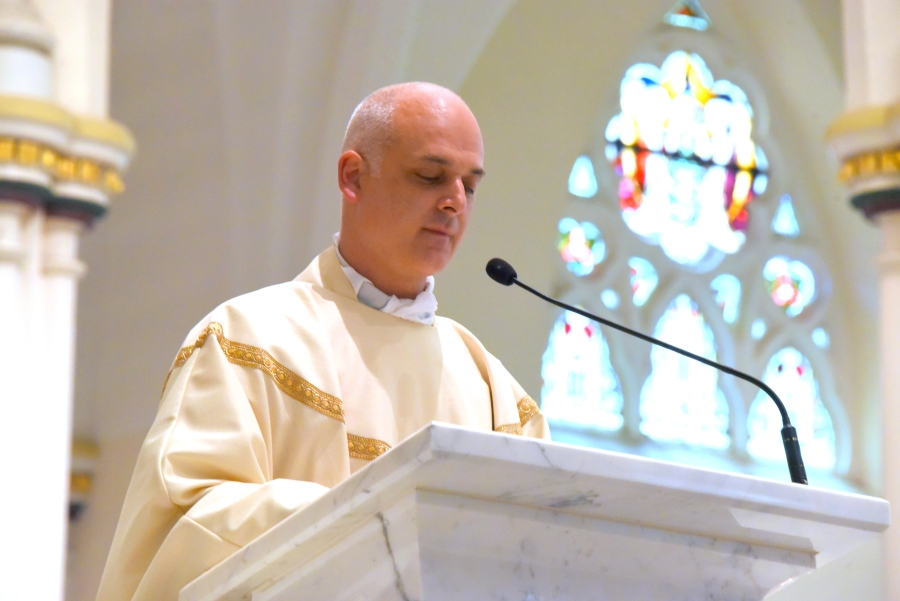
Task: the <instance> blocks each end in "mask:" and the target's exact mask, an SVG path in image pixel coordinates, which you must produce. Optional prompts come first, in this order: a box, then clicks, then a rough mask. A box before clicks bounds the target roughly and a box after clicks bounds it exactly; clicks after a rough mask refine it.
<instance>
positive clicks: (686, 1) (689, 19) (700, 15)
mask: <svg viewBox="0 0 900 601" xmlns="http://www.w3.org/2000/svg"><path fill="white" fill-rule="evenodd" d="M663 21H664V22H665V23H668V24H669V25H674V26H675V27H687V28H689V29H696V30H697V31H706V30H707V29H708V28H709V17H708V16H707V15H706V12H705V11H704V10H703V8H702V7H701V6H700V3H699V2H698V1H697V0H678V2H676V3H675V6H673V7H672V9H671V10H669V12H667V13H666V16H664V17H663Z"/></svg>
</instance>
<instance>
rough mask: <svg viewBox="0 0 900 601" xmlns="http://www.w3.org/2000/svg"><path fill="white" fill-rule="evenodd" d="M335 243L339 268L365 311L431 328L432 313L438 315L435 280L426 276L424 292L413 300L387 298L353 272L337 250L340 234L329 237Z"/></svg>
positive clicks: (363, 277)
mask: <svg viewBox="0 0 900 601" xmlns="http://www.w3.org/2000/svg"><path fill="white" fill-rule="evenodd" d="M332 240H334V252H336V253H337V257H338V261H340V262H341V268H342V269H343V270H344V274H345V275H346V276H347V279H348V280H350V285H351V286H353V292H354V293H355V294H356V298H357V299H358V300H359V302H361V303H362V304H364V305H366V306H367V307H372V308H373V309H377V310H378V311H381V312H383V313H388V314H390V315H393V316H395V317H399V318H400V319H406V320H408V321H415V322H418V323H423V324H425V325H429V326H430V325H432V324H434V313H435V311H437V298H435V296H434V276H428V277H427V278H426V279H425V282H426V284H425V290H423V291H422V292H420V293H419V295H418V296H417V297H416V298H397V297H396V296H391V295H388V294H386V293H384V292H382V291H381V290H379V289H378V288H376V287H375V284H373V283H372V282H371V281H370V280H369V279H368V278H366V277H365V276H363V275H362V274H360V273H359V272H358V271H356V270H355V269H353V268H352V267H351V266H350V265H349V264H348V263H347V261H345V260H344V257H343V256H342V255H341V251H340V250H339V249H338V243H339V242H340V241H341V233H340V232H338V233H336V234H335V235H334V236H332Z"/></svg>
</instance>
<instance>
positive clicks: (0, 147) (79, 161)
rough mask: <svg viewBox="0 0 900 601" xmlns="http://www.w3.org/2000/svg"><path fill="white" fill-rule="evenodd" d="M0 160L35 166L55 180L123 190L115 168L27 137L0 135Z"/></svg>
mask: <svg viewBox="0 0 900 601" xmlns="http://www.w3.org/2000/svg"><path fill="white" fill-rule="evenodd" d="M0 163H15V164H17V165H21V166H23V167H36V168H38V169H42V170H44V171H46V172H48V173H49V174H50V175H51V176H52V177H54V178H55V179H56V180H57V181H60V182H67V181H72V182H78V183H82V184H87V185H89V186H95V187H100V188H104V189H105V190H106V191H108V192H111V193H113V194H119V193H121V192H123V191H124V190H125V184H124V183H123V182H122V176H121V174H120V173H119V171H118V170H117V169H116V168H114V167H111V166H109V165H103V164H100V163H98V162H97V161H94V160H91V159H84V158H77V157H73V156H68V155H65V154H63V153H60V152H59V151H57V150H56V149H54V148H51V147H50V146H47V145H45V144H41V143H38V142H32V141H31V140H23V139H18V138H7V137H0Z"/></svg>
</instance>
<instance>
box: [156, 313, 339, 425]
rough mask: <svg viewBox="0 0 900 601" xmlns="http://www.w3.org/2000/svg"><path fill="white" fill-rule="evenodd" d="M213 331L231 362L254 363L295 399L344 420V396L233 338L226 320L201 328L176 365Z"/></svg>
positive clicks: (180, 355) (259, 349)
mask: <svg viewBox="0 0 900 601" xmlns="http://www.w3.org/2000/svg"><path fill="white" fill-rule="evenodd" d="M210 334H212V335H213V336H215V337H216V340H217V341H218V342H219V346H220V347H221V348H222V352H223V353H225V357H226V358H227V359H228V362H229V363H234V364H236V365H243V366H245V367H252V368H254V369H259V370H261V371H263V372H265V373H267V374H269V375H270V376H272V378H273V379H274V380H275V385H276V386H278V388H279V389H281V391H282V392H283V393H285V394H286V395H288V396H289V397H291V398H292V399H294V400H297V401H300V402H301V403H303V404H304V405H306V406H307V407H310V408H311V409H315V410H316V411H318V412H319V413H322V414H323V415H327V416H328V417H332V418H334V419H336V420H338V421H341V422H343V421H344V406H343V403H341V400H340V399H338V398H337V397H334V396H331V395H330V394H327V393H325V392H322V391H321V390H319V389H318V388H316V387H315V386H313V385H312V384H310V383H309V382H307V381H306V380H304V379H303V378H301V377H300V376H299V375H297V374H295V373H294V372H292V371H291V370H289V369H288V368H286V367H285V366H284V365H282V364H281V363H279V362H278V361H276V360H275V359H274V358H273V357H272V355H270V354H269V353H267V352H266V351H264V350H262V349H261V348H257V347H255V346H250V345H247V344H241V343H240V342H234V341H233V340H229V339H228V338H226V337H225V335H224V334H223V332H222V324H220V323H218V322H215V321H214V322H212V323H211V324H209V325H208V326H206V328H204V330H203V331H202V332H200V336H199V337H198V338H197V342H195V343H194V344H192V345H191V346H186V347H184V348H183V349H181V350H180V351H178V355H177V356H176V357H175V365H174V367H180V366H182V365H184V362H185V361H187V360H188V357H190V356H191V355H192V354H193V353H194V351H195V350H197V349H198V348H200V347H202V346H203V344H204V343H205V342H206V339H207V338H208V337H209V336H210ZM166 379H167V380H168V377H167V378H166ZM163 389H165V386H164V387H163Z"/></svg>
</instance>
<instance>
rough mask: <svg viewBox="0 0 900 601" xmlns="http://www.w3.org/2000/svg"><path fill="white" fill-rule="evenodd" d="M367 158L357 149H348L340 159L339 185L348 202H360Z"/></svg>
mask: <svg viewBox="0 0 900 601" xmlns="http://www.w3.org/2000/svg"><path fill="white" fill-rule="evenodd" d="M366 168H367V165H366V161H365V159H363V158H362V156H360V154H359V153H358V152H356V151H355V150H346V151H344V152H343V154H341V156H340V158H339V159H338V187H339V188H340V189H341V192H342V193H343V195H344V198H345V199H346V200H347V201H348V202H359V199H360V192H361V190H362V183H361V180H362V177H361V176H362V174H363V172H364V171H365V170H366Z"/></svg>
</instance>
